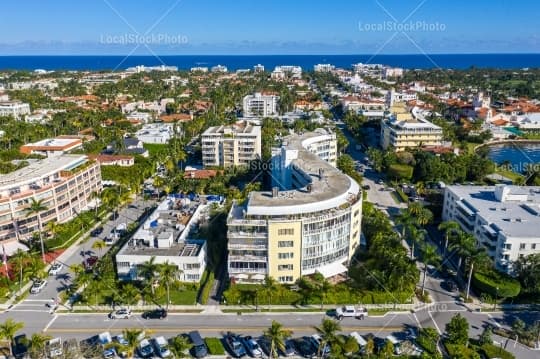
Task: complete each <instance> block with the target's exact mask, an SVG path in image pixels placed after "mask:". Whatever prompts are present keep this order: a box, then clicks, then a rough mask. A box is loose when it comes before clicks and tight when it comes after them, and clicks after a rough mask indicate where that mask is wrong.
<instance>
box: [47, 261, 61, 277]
mask: <svg viewBox="0 0 540 359" xmlns="http://www.w3.org/2000/svg"><path fill="white" fill-rule="evenodd" d="M62 268H64V265H63V264H62V263H54V264H53V265H52V266H51V268H50V269H49V275H57V274H58V273H60V272H61V271H62Z"/></svg>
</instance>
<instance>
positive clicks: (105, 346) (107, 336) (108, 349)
mask: <svg viewBox="0 0 540 359" xmlns="http://www.w3.org/2000/svg"><path fill="white" fill-rule="evenodd" d="M98 341H99V344H100V346H101V349H102V350H103V357H104V358H116V350H115V349H114V347H112V346H111V344H112V342H113V340H112V337H111V333H109V332H103V333H101V334H99V335H98Z"/></svg>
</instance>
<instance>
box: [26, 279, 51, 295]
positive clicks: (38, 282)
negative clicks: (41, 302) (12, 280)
mask: <svg viewBox="0 0 540 359" xmlns="http://www.w3.org/2000/svg"><path fill="white" fill-rule="evenodd" d="M46 285H47V281H46V280H45V279H34V284H32V288H30V294H38V293H39V292H41V291H42V290H43V288H45V286H46Z"/></svg>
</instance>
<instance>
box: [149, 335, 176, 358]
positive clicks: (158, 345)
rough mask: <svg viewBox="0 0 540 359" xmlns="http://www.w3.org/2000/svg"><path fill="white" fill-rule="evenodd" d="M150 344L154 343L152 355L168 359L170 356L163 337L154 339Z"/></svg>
mask: <svg viewBox="0 0 540 359" xmlns="http://www.w3.org/2000/svg"><path fill="white" fill-rule="evenodd" d="M152 342H153V343H154V353H157V355H158V356H159V357H160V358H169V357H170V356H171V351H170V350H169V348H167V346H168V345H169V343H167V339H165V337H157V338H154V340H153V341H152Z"/></svg>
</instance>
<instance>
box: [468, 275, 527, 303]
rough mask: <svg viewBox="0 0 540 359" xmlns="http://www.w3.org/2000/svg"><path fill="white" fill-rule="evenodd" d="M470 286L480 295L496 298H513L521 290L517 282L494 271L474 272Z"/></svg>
mask: <svg viewBox="0 0 540 359" xmlns="http://www.w3.org/2000/svg"><path fill="white" fill-rule="evenodd" d="M472 284H473V286H474V288H475V289H476V290H478V292H480V294H488V295H490V296H492V297H498V298H512V297H515V296H517V295H518V294H519V292H520V290H521V285H520V284H519V281H517V280H516V279H514V278H512V277H510V276H509V275H507V274H504V273H500V272H497V271H496V270H494V269H493V270H490V271H476V272H475V273H474V275H473V278H472Z"/></svg>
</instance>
